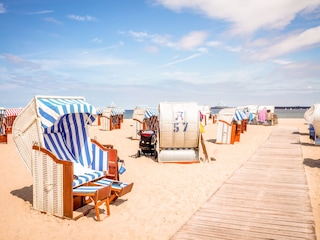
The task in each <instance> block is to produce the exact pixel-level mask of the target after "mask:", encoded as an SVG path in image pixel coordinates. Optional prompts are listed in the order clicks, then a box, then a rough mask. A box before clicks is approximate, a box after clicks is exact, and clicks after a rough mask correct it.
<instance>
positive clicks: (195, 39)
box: [177, 31, 208, 50]
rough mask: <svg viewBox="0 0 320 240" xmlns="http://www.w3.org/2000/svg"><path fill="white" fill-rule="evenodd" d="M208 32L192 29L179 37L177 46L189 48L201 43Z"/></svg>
mask: <svg viewBox="0 0 320 240" xmlns="http://www.w3.org/2000/svg"><path fill="white" fill-rule="evenodd" d="M207 36H208V33H207V32H205V31H193V32H190V33H189V34H188V35H186V36H184V37H182V38H181V40H180V41H179V42H178V43H177V47H178V48H180V49H184V50H190V49H193V48H195V47H198V46H200V45H202V44H203V42H204V41H205V40H206V38H207Z"/></svg>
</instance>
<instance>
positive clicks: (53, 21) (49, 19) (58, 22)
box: [44, 17, 62, 25]
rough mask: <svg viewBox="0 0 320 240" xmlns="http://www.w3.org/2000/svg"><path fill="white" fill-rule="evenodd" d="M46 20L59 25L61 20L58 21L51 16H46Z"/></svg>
mask: <svg viewBox="0 0 320 240" xmlns="http://www.w3.org/2000/svg"><path fill="white" fill-rule="evenodd" d="M44 20H45V21H46V22H51V23H55V24H59V25H61V24H62V22H60V21H58V20H57V19H55V18H53V17H47V18H45V19H44Z"/></svg>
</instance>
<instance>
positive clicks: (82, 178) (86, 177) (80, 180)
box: [72, 169, 105, 188]
mask: <svg viewBox="0 0 320 240" xmlns="http://www.w3.org/2000/svg"><path fill="white" fill-rule="evenodd" d="M89 170H90V169H89ZM75 175H76V176H77V178H76V179H73V182H72V187H73V188H75V187H78V186H80V185H82V184H85V183H88V182H91V181H93V180H96V179H99V178H101V177H103V176H104V175H105V173H104V172H101V171H92V172H91V173H85V174H79V175H77V174H75Z"/></svg>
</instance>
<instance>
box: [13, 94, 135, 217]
mask: <svg viewBox="0 0 320 240" xmlns="http://www.w3.org/2000/svg"><path fill="white" fill-rule="evenodd" d="M95 117H96V109H95V108H94V107H93V106H92V105H90V104H88V103H87V102H85V100H84V98H82V97H46V96H36V97H34V99H33V100H32V101H31V102H30V103H29V104H28V105H27V107H25V108H24V110H23V111H22V112H21V113H20V114H19V116H18V117H17V119H16V120H15V122H14V126H13V139H14V141H15V143H16V146H17V149H18V152H19V153H20V155H21V157H22V159H23V160H24V162H25V164H26V166H27V168H28V169H29V170H30V172H31V173H32V175H33V180H34V183H33V207H34V208H35V209H36V210H39V211H42V212H46V213H51V214H53V215H56V216H60V217H66V218H73V210H75V208H77V207H80V206H81V204H79V202H82V201H78V200H77V197H75V195H74V192H75V189H76V188H79V187H82V186H88V185H97V184H95V183H94V182H95V181H97V180H101V179H104V178H109V177H112V178H113V180H110V181H114V180H119V179H118V176H119V175H118V174H117V172H116V173H114V172H112V173H111V167H110V166H112V169H113V171H114V169H116V171H118V168H117V167H118V163H117V161H118V157H117V150H115V149H110V148H106V147H104V146H103V145H101V144H100V143H98V142H97V141H96V140H93V139H90V137H89V133H88V125H91V124H92V123H93V121H94V120H95ZM99 185H100V184H99ZM108 185H112V184H110V183H108V184H107V183H106V184H105V186H108ZM128 185H129V188H130V191H131V188H132V185H133V184H131V185H130V184H128ZM88 188H90V186H88ZM92 190H94V189H93V188H92ZM118 192H119V191H118V189H114V191H113V193H112V196H113V197H112V198H111V199H115V198H116V197H118V196H119V194H118ZM127 192H128V189H127V191H126V193H127ZM77 196H79V191H78V194H77ZM83 196H84V195H83ZM97 217H98V215H97Z"/></svg>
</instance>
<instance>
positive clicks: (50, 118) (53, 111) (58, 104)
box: [37, 97, 97, 128]
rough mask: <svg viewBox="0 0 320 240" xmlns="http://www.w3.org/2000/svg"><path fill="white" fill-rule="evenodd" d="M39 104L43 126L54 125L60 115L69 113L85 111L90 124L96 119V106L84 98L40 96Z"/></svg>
mask: <svg viewBox="0 0 320 240" xmlns="http://www.w3.org/2000/svg"><path fill="white" fill-rule="evenodd" d="M37 106H38V109H37V110H38V112H39V116H40V118H41V125H42V127H43V128H49V127H51V126H53V125H54V124H55V123H56V122H57V121H58V120H59V119H60V117H62V116H64V115H66V114H69V113H85V114H86V115H87V116H88V118H87V119H86V121H87V123H88V124H92V122H93V121H94V120H95V118H96V115H97V111H96V108H95V107H94V106H92V105H90V104H89V103H87V102H85V100H84V99H83V98H82V99H81V98H46V97H38V98H37Z"/></svg>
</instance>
